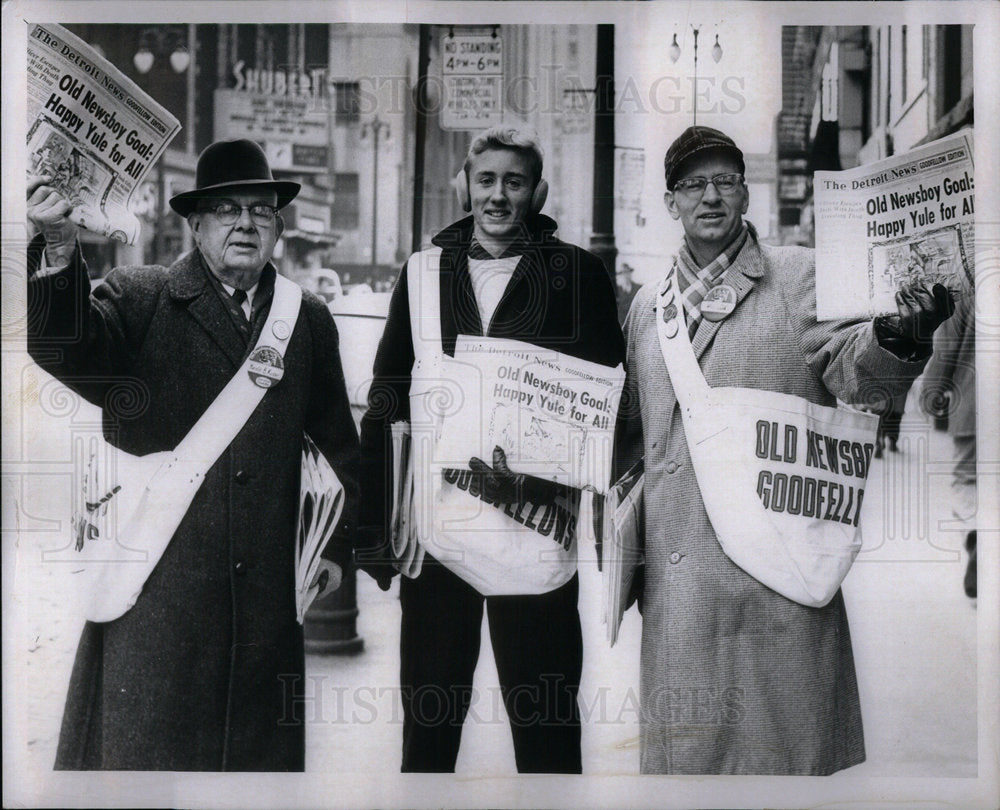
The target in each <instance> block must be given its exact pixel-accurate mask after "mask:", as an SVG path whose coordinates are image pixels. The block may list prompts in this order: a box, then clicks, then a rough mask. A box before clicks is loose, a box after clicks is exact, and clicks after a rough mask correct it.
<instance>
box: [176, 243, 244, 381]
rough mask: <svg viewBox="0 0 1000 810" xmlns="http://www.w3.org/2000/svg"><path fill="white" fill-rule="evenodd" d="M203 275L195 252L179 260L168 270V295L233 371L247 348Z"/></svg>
mask: <svg viewBox="0 0 1000 810" xmlns="http://www.w3.org/2000/svg"><path fill="white" fill-rule="evenodd" d="M206 272H207V271H206V270H205V268H204V267H202V264H201V257H200V256H199V254H198V251H197V250H192V251H191V252H190V253H187V254H185V255H184V256H181V258H179V259H178V260H177V261H176V262H174V264H173V265H172V266H171V268H170V282H169V284H168V287H169V291H170V295H171V297H172V298H173V299H174V300H175V301H177V302H178V303H179V304H180V305H181V306H186V307H187V311H188V312H189V313H190V314H191V317H192V318H194V320H195V322H196V323H197V324H198V325H199V326H200V327H201V328H202V329H204V330H205V332H206V333H207V334H208V336H209V337H210V338H211V339H212V341H213V342H214V343H215V344H216V345H217V346H218V347H219V348H220V349H221V350H222V352H223V354H225V355H226V357H227V358H228V359H229V361H230V363H232V365H233V368H239V366H240V364H241V363H242V362H243V356H244V354H246V347H245V346H244V345H243V341H242V339H241V338H240V336H239V334H238V333H237V332H236V327H235V326H234V325H233V322H232V320H231V319H230V317H229V313H228V312H226V308H225V305H224V304H223V303H222V301H221V300H220V299H219V295H218V293H217V292H216V291H215V288H214V287H212V285H211V284H209V282H208V279H207V278H206V276H205V273H206Z"/></svg>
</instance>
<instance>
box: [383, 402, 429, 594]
mask: <svg viewBox="0 0 1000 810" xmlns="http://www.w3.org/2000/svg"><path fill="white" fill-rule="evenodd" d="M411 449H412V445H411V440H410V423H409V422H394V423H393V425H392V518H391V523H390V526H391V531H390V542H391V545H392V558H393V563H394V565H395V567H396V570H397V571H399V572H400V573H401V574H403V575H404V576H407V577H410V578H411V579H412V578H413V577H416V576H417V574H419V573H420V569H421V567H422V565H423V561H424V549H423V547H422V546H421V545H420V543H419V541H418V539H417V533H416V531H415V525H414V515H413V464H412V461H411V458H410V452H411Z"/></svg>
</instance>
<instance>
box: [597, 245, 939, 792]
mask: <svg viewBox="0 0 1000 810" xmlns="http://www.w3.org/2000/svg"><path fill="white" fill-rule="evenodd" d="M722 283H725V284H728V285H729V286H730V287H732V288H733V289H734V290H735V292H736V300H737V304H736V308H735V310H734V311H733V312H732V313H731V314H730V315H728V316H727V317H725V318H724V319H723V320H721V321H715V322H713V321H709V320H707V319H703V320H702V321H701V322H700V324H699V326H698V330H697V332H696V333H695V337H694V339H693V341H692V343H693V349H694V352H695V354H696V355H697V357H698V361H699V364H700V366H701V370H702V372H703V373H704V375H705V379H706V380H707V382H708V384H709V385H711V386H713V387H714V386H738V387H742V388H757V389H764V390H768V391H779V392H782V393H785V394H793V395H795V396H799V397H802V398H804V399H807V400H809V401H810V402H815V403H819V404H822V405H835V404H836V399H837V398H839V399H841V400H844V401H847V402H854V403H858V402H866V401H871V400H872V399H875V398H884V397H885V396H903V395H904V394H905V392H906V390H907V388H908V387H909V386H910V384H911V383H912V381H913V379H914V378H915V377H916V376H917V374H918V373H919V372H920V371H921V370H922V368H923V366H924V362H919V363H908V362H904V361H902V360H900V359H898V358H896V357H895V356H894V355H892V354H891V353H889V352H888V351H886V350H885V349H883V348H881V347H880V346H879V345H878V343H877V341H876V340H875V338H874V335H873V330H872V325H871V322H862V321H829V322H822V323H821V322H817V320H816V294H815V265H814V253H813V251H811V250H808V249H805V248H791V247H787V248H771V247H767V246H761V245H759V244H758V243H757V241H756V239H754V238H750V239H748V240H747V244H746V246H745V247H744V248H743V250H742V251H741V252H740V254H739V256H738V257H737V258H736V260H735V261H734V262H733V264H732V265H731V266H730V267H729V269H728V270H727V271H726V274H725V277H724V279H723V282H722ZM655 297H656V285H655V284H650V285H647V286H645V287H643V289H642V290H641V291H640V292H639V294H638V296H636V299H635V301H634V302H633V304H632V309H631V311H630V312H629V316H628V320H627V322H626V326H625V331H626V340H627V345H628V376H627V379H626V395H625V397H623V401H624V402H625V403H632V406H629V407H625V406H623V414H622V417H620V420H619V430H620V432H619V436H618V439H617V442H616V466H617V468H618V469H619V471H622V470H624V469H627V468H628V467H629V466H630V465H631V463H632V462H633V461H634V460H635V459H636V458H638V457H639V456H640V455H643V454H644V455H645V486H644V490H643V496H644V506H645V510H646V524H645V529H646V533H645V543H646V571H645V590H644V591H643V595H642V655H641V676H640V677H641V683H640V687H641V688H640V692H641V769H642V772H643V773H671V774H719V773H722V774H803V775H805V774H809V775H821V774H829V773H832V772H833V771H836V770H839V769H841V768H846V767H848V766H850V765H855V764H857V763H859V762H861V761H863V760H864V757H865V750H864V739H863V733H862V725H861V708H860V702H859V697H858V686H857V679H856V676H855V671H854V657H853V653H852V650H851V638H850V631H849V628H848V623H847V612H846V609H845V606H844V599H843V596H842V594H841V593H840V592H839V591H838V592H837V594H836V596H835V597H834V598H833V600H832V601H831V602H830V603H829V604H828V605H826V606H825V607H822V608H813V607H805V606H803V605H800V604H797V603H795V602H792V601H791V600H789V599H786V598H785V597H783V596H781V595H780V594H778V593H776V592H774V591H772V590H770V589H769V588H767V587H766V586H764V585H762V584H761V583H759V582H758V581H757V580H755V579H754V578H753V577H751V576H750V575H749V574H747V573H745V572H744V571H743V570H742V569H740V568H738V567H737V566H736V565H735V564H734V563H733V562H732V561H731V560H730V559H729V558H728V557H727V556H726V555H725V552H723V550H722V547H721V546H720V545H719V541H718V539H717V538H716V536H715V533H714V531H713V530H712V525H711V523H710V522H709V519H708V515H707V514H706V512H705V507H704V503H703V502H702V495H701V489H700V486H699V481H698V480H697V478H696V476H695V471H694V469H693V467H692V466H691V456H690V454H689V452H688V447H687V441H686V439H685V436H684V426H683V424H682V421H681V413H680V408H678V407H677V398H676V395H675V393H674V389H673V386H672V384H671V380H670V376H669V374H668V373H667V369H666V366H665V364H664V361H663V354H662V352H661V351H660V343H659V339H658V337H657V331H656V313H655V310H654V303H655ZM636 403H637V405H638V407H635V404H636Z"/></svg>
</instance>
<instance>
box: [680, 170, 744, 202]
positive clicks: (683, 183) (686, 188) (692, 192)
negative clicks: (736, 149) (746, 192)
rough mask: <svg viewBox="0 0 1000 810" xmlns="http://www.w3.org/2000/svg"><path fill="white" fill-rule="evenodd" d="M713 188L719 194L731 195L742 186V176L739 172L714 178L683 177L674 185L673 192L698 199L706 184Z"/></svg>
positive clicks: (718, 175) (706, 186)
mask: <svg viewBox="0 0 1000 810" xmlns="http://www.w3.org/2000/svg"><path fill="white" fill-rule="evenodd" d="M709 183H711V184H712V185H713V186H715V190H716V191H718V192H719V193H720V194H732V193H733V192H734V191H736V189H738V188H739V187H740V186H741V185H742V184H743V175H742V174H740V173H739V172H730V173H727V174H717V175H715V177H711V178H709V177H685V178H684V179H683V180H678V181H677V182H676V183H674V191H682V192H684V193H685V194H687V195H689V196H691V197H695V196H697V197H700V196H701V195H702V194H704V193H705V189H706V188H708V184H709Z"/></svg>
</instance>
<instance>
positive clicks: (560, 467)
mask: <svg viewBox="0 0 1000 810" xmlns="http://www.w3.org/2000/svg"><path fill="white" fill-rule="evenodd" d="M441 375H442V377H443V378H445V379H447V380H450V381H453V382H454V384H455V387H456V390H458V391H459V392H460V395H459V397H458V399H457V400H455V402H454V405H455V407H451V408H449V409H447V412H446V413H445V414H444V419H443V421H442V423H441V433H440V436H441V438H440V439H439V441H438V444H437V446H436V447H435V450H434V461H435V463H436V464H438V465H439V466H442V467H454V468H457V469H466V468H467V467H468V463H469V459H470V458H472V457H473V456H476V457H478V458H481V459H492V458H493V448H494V447H497V446H499V447H502V448H503V450H504V452H505V453H506V454H507V461H508V463H509V465H510V469H511V470H513V471H514V472H519V473H525V474H527V475H533V476H536V477H538V478H547V479H549V480H552V481H557V482H559V483H562V484H566V485H568V486H570V487H574V488H577V489H582V488H584V487H588V488H590V489H593V490H594V491H596V492H600V493H603V492H604V491H605V490H606V489H607V487H608V481H609V478H610V476H611V448H612V443H613V438H614V428H615V417H616V415H617V413H618V403H619V400H620V399H621V392H622V386H623V385H624V382H625V371H624V370H623V368H622V366H620V365H619V366H617V367H615V368H610V367H608V366H602V365H600V364H599V363H591V362H588V361H586V360H580V359H578V358H575V357H571V356H569V355H566V354H562V353H560V352H557V351H551V350H547V349H541V348H539V347H538V346H533V345H532V344H530V343H522V342H520V341H516V340H504V339H499V338H481V337H469V336H467V335H459V336H458V340H457V342H456V344H455V356H454V358H450V357H445V358H444V360H443V363H442V365H441Z"/></svg>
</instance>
